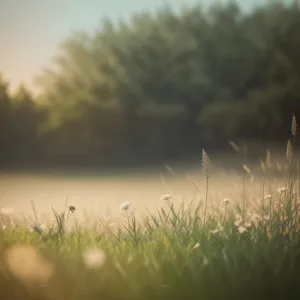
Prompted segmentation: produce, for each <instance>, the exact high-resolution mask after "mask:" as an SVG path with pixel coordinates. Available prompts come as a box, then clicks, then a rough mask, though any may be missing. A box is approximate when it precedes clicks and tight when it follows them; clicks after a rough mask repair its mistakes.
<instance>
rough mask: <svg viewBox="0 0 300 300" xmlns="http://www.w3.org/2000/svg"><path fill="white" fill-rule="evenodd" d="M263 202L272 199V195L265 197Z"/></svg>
mask: <svg viewBox="0 0 300 300" xmlns="http://www.w3.org/2000/svg"><path fill="white" fill-rule="evenodd" d="M264 198H265V200H271V199H272V195H271V194H267V195H265V197H264Z"/></svg>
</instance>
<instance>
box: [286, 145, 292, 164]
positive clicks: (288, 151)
mask: <svg viewBox="0 0 300 300" xmlns="http://www.w3.org/2000/svg"><path fill="white" fill-rule="evenodd" d="M285 156H286V160H287V161H288V163H291V161H292V158H293V146H292V142H291V141H290V140H288V142H287V145H286V152H285Z"/></svg>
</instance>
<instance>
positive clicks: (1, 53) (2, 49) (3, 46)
mask: <svg viewBox="0 0 300 300" xmlns="http://www.w3.org/2000/svg"><path fill="white" fill-rule="evenodd" d="M166 2H168V3H172V5H173V7H174V8H179V7H180V6H181V5H182V4H194V3H197V2H199V0H169V1H164V0H0V41H1V42H0V72H3V73H4V75H5V78H6V79H8V80H9V81H10V82H11V87H12V88H15V87H16V86H17V85H18V84H19V83H20V82H21V81H24V82H25V83H27V84H29V85H30V86H31V87H32V83H33V77H34V76H35V75H37V74H38V73H39V72H40V70H41V67H43V66H46V65H47V64H48V63H49V60H50V58H51V57H52V56H53V55H55V53H56V51H57V45H58V44H59V43H60V42H61V41H62V40H63V39H64V38H65V37H67V36H68V35H69V34H70V32H71V31H72V30H76V29H80V30H81V29H84V30H87V31H89V32H91V31H93V30H94V29H95V28H96V27H97V26H98V25H99V23H100V21H101V19H102V18H103V17H109V18H111V19H115V20H116V19H118V18H119V17H122V18H123V17H124V18H128V17H130V15H131V13H133V12H137V11H140V10H145V9H147V10H153V9H156V8H158V7H160V6H162V5H163V4H164V3H166ZM202 2H203V3H211V2H213V1H211V0H203V1H202ZM222 2H227V1H226V0H223V1H222ZM238 2H241V3H243V4H245V5H246V6H247V7H250V6H252V5H253V4H254V3H255V4H260V3H261V2H263V0H241V1H238Z"/></svg>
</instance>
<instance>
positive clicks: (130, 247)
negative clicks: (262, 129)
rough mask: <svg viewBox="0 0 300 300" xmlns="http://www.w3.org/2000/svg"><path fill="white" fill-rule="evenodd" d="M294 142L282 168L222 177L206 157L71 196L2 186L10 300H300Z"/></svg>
mask: <svg viewBox="0 0 300 300" xmlns="http://www.w3.org/2000/svg"><path fill="white" fill-rule="evenodd" d="M294 122H295V121H294ZM295 135H296V134H295V132H294V138H295ZM293 142H294V140H292V141H290V142H289V143H288V146H287V151H286V160H285V161H284V162H283V161H280V163H278V162H277V161H275V160H273V159H272V157H271V153H268V154H267V155H266V157H265V159H264V161H263V162H261V164H259V162H258V163H257V164H256V165H254V164H253V165H243V164H241V165H240V169H235V170H228V169H227V170H221V169H220V168H218V169H216V168H214V167H213V166H214V164H211V162H212V163H213V161H211V160H210V158H209V154H207V153H206V152H205V151H203V153H202V154H203V155H202V170H200V172H199V171H197V167H196V168H195V169H194V171H191V172H189V174H186V173H183V172H179V174H178V173H177V172H176V170H174V169H172V168H171V167H169V166H166V167H165V170H164V172H162V173H161V174H160V176H159V174H158V176H157V178H156V179H153V177H151V178H152V179H151V180H150V177H149V178H148V177H147V175H144V176H143V177H142V179H141V176H140V175H139V176H138V175H137V176H136V177H134V178H131V179H127V180H123V181H120V184H115V183H114V184H113V183H110V181H109V180H108V179H107V181H105V180H104V179H103V180H104V181H103V180H102V185H99V184H98V181H97V180H96V179H95V181H94V182H93V181H92V180H91V179H89V180H88V182H86V183H83V181H82V178H73V179H72V181H63V182H64V184H63V185H60V193H61V194H59V193H58V190H59V185H56V184H58V183H57V181H56V179H55V177H53V178H52V179H51V180H52V182H51V180H50V179H49V177H48V178H47V180H46V179H45V178H43V177H42V176H36V178H38V179H36V180H33V179H32V178H33V177H30V176H27V177H26V178H24V177H18V176H16V177H15V178H14V179H11V178H9V177H5V175H2V177H1V181H2V187H1V192H2V194H3V199H2V200H1V201H2V202H1V203H2V205H3V208H2V210H1V213H0V224H1V229H0V299H5V300H6V299H7V300H8V299H13V300H14V299H22V300H25V299H49V300H60V299H64V300H65V299H74V300H75V299H76V300H77V299H78V300H83V299H87V300H89V299H111V300H114V299H116V300H117V299H133V300H134V299H141V300H142V299H184V298H187V299H300V287H299V274H300V239H299V234H298V230H299V228H300V222H299V204H300V201H299V200H300V198H299V197H300V182H299V179H300V177H299V175H300V172H299V164H298V163H297V161H296V159H295V157H294V156H293V155H292V154H293V152H292V151H293ZM236 150H237V151H238V150H239V149H236ZM195 170H196V171H195ZM49 180H50V181H49ZM49 182H51V184H50V183H49ZM80 182H81V183H82V186H85V189H82V188H81V185H80ZM146 182H147V184H146ZM149 182H150V183H149ZM4 183H5V184H4ZM157 186H159V188H155V187H157ZM12 187H14V192H9V193H8V192H7V190H9V189H10V188H12ZM49 187H51V188H49ZM63 187H64V188H63ZM104 187H105V188H104ZM130 187H131V188H130ZM97 188H98V189H99V190H102V192H103V193H102V194H101V191H100V192H99V193H100V194H96V193H95V190H96V189H97ZM70 190H71V192H69V191H70ZM45 191H47V193H46V192H45ZM88 191H90V193H88ZM129 192H132V196H130V195H129ZM68 193H69V194H68ZM46 194H47V195H46ZM22 195H23V197H24V198H23V200H22V201H20V199H19V197H21V196H22ZM63 195H64V197H65V198H63ZM114 195H117V196H114ZM43 197H44V200H41V199H43ZM55 197H57V198H56V200H55V201H56V202H53V201H51V202H50V201H49V199H50V198H51V199H54V198H55ZM37 198H39V199H40V200H39V201H37ZM16 199H19V202H17V200H16ZM91 199H94V202H93V203H97V205H94V206H93V207H90V208H89V211H88V212H86V210H85V208H86V207H87V206H88V203H89V201H90V200H91ZM103 199H106V200H103ZM105 201H106V202H105ZM53 203H54V204H53ZM107 203H109V204H110V205H109V208H108V206H107V205H106V204H107ZM8 204H13V205H15V206H16V207H18V209H19V211H18V210H16V208H14V211H11V210H10V208H9V207H8ZM17 204H18V205H17ZM51 205H53V207H51ZM20 212H22V214H21V213H20ZM50 215H51V217H49V216H50Z"/></svg>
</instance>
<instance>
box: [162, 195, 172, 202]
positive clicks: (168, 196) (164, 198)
mask: <svg viewBox="0 0 300 300" xmlns="http://www.w3.org/2000/svg"><path fill="white" fill-rule="evenodd" d="M170 199H171V195H170V194H165V195H163V196H162V197H161V198H160V200H162V201H168V200H170Z"/></svg>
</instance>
